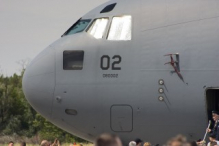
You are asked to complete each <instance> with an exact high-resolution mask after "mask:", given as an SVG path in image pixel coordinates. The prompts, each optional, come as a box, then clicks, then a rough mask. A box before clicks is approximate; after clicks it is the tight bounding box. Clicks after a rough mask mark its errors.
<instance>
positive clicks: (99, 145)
mask: <svg viewBox="0 0 219 146" xmlns="http://www.w3.org/2000/svg"><path fill="white" fill-rule="evenodd" d="M94 146H122V142H121V140H120V138H119V137H118V136H116V135H112V134H102V135H100V136H99V137H98V138H97V139H96V141H95V144H94Z"/></svg>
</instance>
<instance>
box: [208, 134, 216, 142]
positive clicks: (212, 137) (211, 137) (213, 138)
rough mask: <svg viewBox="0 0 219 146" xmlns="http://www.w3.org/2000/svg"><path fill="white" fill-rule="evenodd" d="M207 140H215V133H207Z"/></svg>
mask: <svg viewBox="0 0 219 146" xmlns="http://www.w3.org/2000/svg"><path fill="white" fill-rule="evenodd" d="M209 140H210V142H215V140H216V134H214V133H211V134H210V135H209Z"/></svg>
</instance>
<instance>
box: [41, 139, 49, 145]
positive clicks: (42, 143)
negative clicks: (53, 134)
mask: <svg viewBox="0 0 219 146" xmlns="http://www.w3.org/2000/svg"><path fill="white" fill-rule="evenodd" d="M40 146H50V142H48V141H47V140H43V141H42V142H41V143H40Z"/></svg>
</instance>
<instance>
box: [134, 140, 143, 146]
mask: <svg viewBox="0 0 219 146" xmlns="http://www.w3.org/2000/svg"><path fill="white" fill-rule="evenodd" d="M135 142H136V146H141V144H142V140H141V139H139V138H136V139H135Z"/></svg>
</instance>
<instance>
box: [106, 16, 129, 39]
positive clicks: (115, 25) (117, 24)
mask: <svg viewBox="0 0 219 146" xmlns="http://www.w3.org/2000/svg"><path fill="white" fill-rule="evenodd" d="M131 33H132V17H131V16H127V15H126V16H121V17H113V19H112V22H111V26H110V30H109V33H108V37H107V39H108V40H131Z"/></svg>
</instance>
